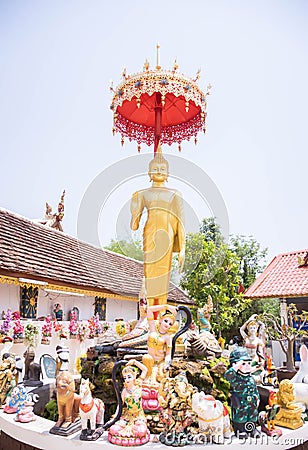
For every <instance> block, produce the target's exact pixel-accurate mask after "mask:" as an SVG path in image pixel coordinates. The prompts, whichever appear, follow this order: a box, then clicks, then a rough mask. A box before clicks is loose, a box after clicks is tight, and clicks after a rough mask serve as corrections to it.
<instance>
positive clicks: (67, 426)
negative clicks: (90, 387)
mask: <svg viewBox="0 0 308 450" xmlns="http://www.w3.org/2000/svg"><path fill="white" fill-rule="evenodd" d="M56 351H57V355H58V359H59V362H58V366H59V364H60V367H59V370H58V374H57V377H56V393H57V404H58V413H59V418H58V421H57V422H56V424H55V425H54V426H53V427H52V428H51V430H50V433H52V434H59V435H61V436H68V435H70V434H72V433H75V432H76V431H78V430H79V429H80V427H81V422H80V420H79V403H80V397H79V396H78V395H77V394H75V381H74V378H73V376H72V374H71V373H70V372H69V370H68V369H69V350H68V348H67V347H62V346H60V345H58V346H57V347H56Z"/></svg>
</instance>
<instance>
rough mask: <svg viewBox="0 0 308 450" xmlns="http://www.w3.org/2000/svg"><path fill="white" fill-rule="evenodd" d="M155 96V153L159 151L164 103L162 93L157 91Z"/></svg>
mask: <svg viewBox="0 0 308 450" xmlns="http://www.w3.org/2000/svg"><path fill="white" fill-rule="evenodd" d="M155 95H156V98H155V107H154V111H155V130H154V136H155V139H154V155H155V153H156V152H157V148H158V144H159V141H160V138H161V119H162V103H161V93H160V92H156V94H155Z"/></svg>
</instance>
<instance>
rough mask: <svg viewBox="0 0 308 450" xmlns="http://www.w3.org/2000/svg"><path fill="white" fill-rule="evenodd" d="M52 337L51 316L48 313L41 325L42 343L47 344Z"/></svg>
mask: <svg viewBox="0 0 308 450" xmlns="http://www.w3.org/2000/svg"><path fill="white" fill-rule="evenodd" d="M51 337H52V318H51V316H50V315H48V316H47V317H46V318H45V322H44V324H43V326H42V340H41V342H42V344H49V343H50V338H51Z"/></svg>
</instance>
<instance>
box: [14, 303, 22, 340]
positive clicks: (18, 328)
mask: <svg viewBox="0 0 308 450" xmlns="http://www.w3.org/2000/svg"><path fill="white" fill-rule="evenodd" d="M24 330H25V327H24V326H23V324H22V323H21V320H20V312H19V311H15V312H13V339H14V344H21V343H22V342H23V341H24Z"/></svg>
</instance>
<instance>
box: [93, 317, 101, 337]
mask: <svg viewBox="0 0 308 450" xmlns="http://www.w3.org/2000/svg"><path fill="white" fill-rule="evenodd" d="M93 319H94V323H95V334H96V336H99V335H100V334H101V333H102V331H103V327H102V325H101V323H100V321H99V314H98V313H96V314H95V316H94V318H93Z"/></svg>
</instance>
